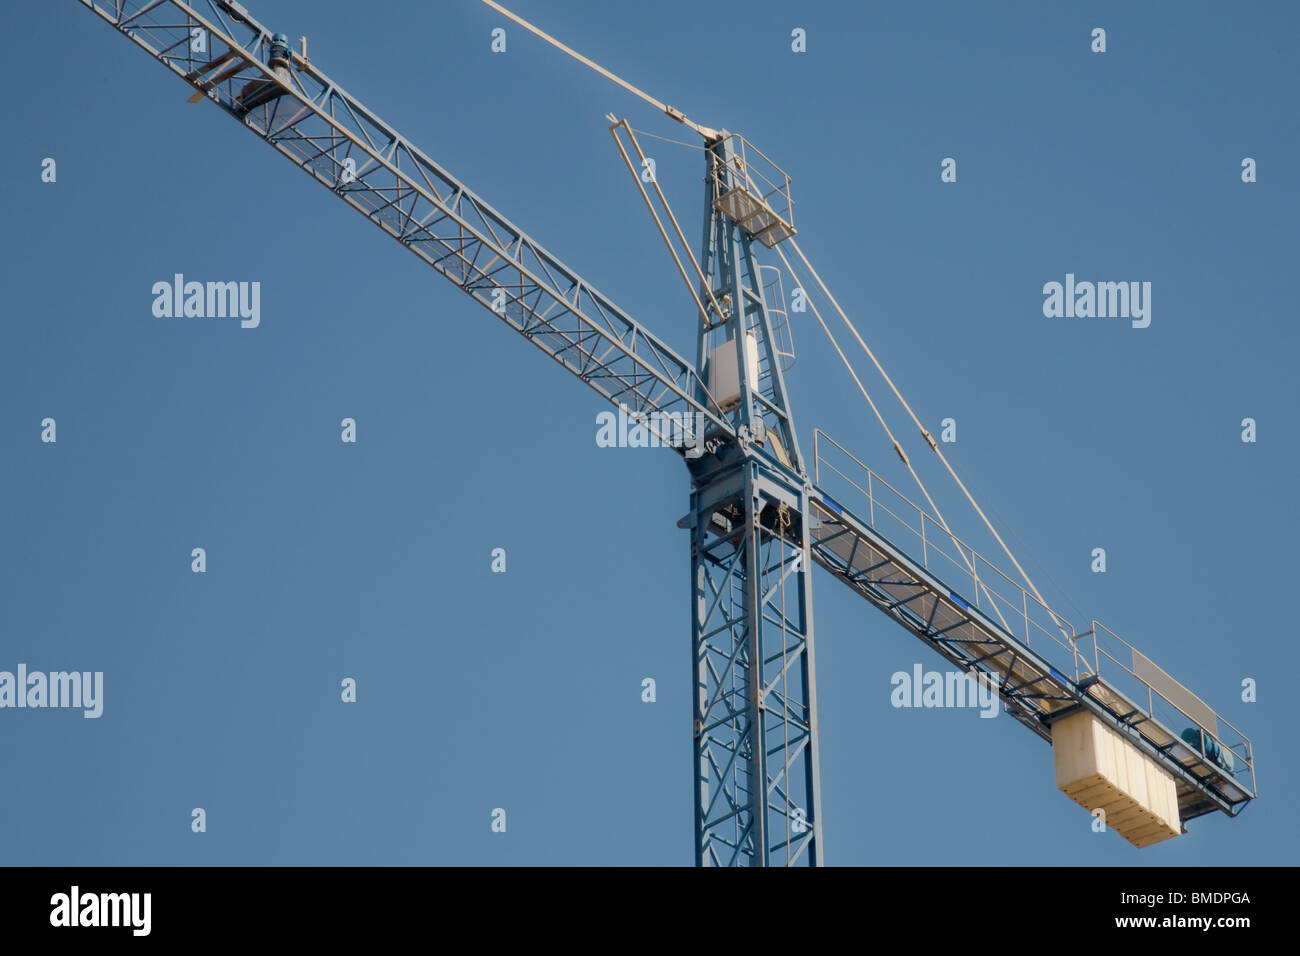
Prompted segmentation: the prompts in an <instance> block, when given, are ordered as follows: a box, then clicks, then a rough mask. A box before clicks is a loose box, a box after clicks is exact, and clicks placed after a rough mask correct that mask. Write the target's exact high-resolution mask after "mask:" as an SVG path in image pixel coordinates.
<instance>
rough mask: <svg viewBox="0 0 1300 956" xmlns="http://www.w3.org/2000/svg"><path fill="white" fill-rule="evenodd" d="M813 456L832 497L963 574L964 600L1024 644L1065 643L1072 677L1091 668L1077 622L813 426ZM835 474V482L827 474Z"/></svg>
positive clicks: (955, 577) (897, 541) (907, 548)
mask: <svg viewBox="0 0 1300 956" xmlns="http://www.w3.org/2000/svg"><path fill="white" fill-rule="evenodd" d="M813 457H814V469H813V470H814V476H815V480H816V482H817V486H818V487H819V488H823V489H827V490H829V491H830V492H831V493H833V494H836V498H835V501H836V503H838V504H840V505H842V506H844V507H847V508H848V509H849V511H850V512H852V513H853V514H854V515H855V516H856V517H858V518H859V519H860V520H864V521H865V522H866V524H867V525H868V526H869V527H870V528H872V529H873V530H875V531H878V532H879V533H880V534H881V535H883V536H884V537H885V538H887V539H888V540H889V541H890V542H892V543H893V544H894V545H895V546H896V547H899V548H901V549H902V550H903V551H904V552H905V553H907V554H908V555H909V556H910V557H911V558H912V559H913V560H914V561H916V562H917V563H918V564H920V565H921V567H923V568H925V570H927V571H930V572H931V573H933V574H934V575H935V576H936V577H938V578H939V579H940V580H941V581H943V582H944V583H945V584H946V585H948V586H949V587H953V586H954V585H955V584H956V582H958V581H962V580H965V581H968V582H969V583H970V595H971V597H970V598H966V597H960V599H961V600H963V601H965V602H966V603H968V604H969V605H970V606H972V607H974V608H976V609H978V610H980V611H983V612H984V613H985V614H986V615H987V616H988V617H990V618H991V619H993V620H994V621H996V622H997V623H999V624H1001V625H1002V627H1003V629H1004V630H1006V632H1007V633H1008V634H1011V635H1012V636H1013V637H1015V638H1017V639H1019V640H1022V641H1024V643H1025V646H1027V647H1036V646H1037V645H1041V644H1043V643H1044V642H1050V644H1051V645H1054V646H1055V647H1056V648H1058V649H1060V650H1064V651H1065V652H1066V653H1068V654H1069V655H1070V659H1071V661H1072V666H1073V671H1074V678H1075V680H1076V681H1078V680H1079V679H1080V677H1083V676H1086V675H1088V674H1090V673H1092V669H1091V668H1089V667H1088V666H1087V662H1086V661H1085V660H1083V659H1082V658H1081V657H1080V655H1079V653H1078V650H1077V648H1076V645H1075V642H1074V634H1075V628H1074V625H1072V624H1071V623H1070V622H1069V621H1068V620H1066V619H1065V618H1064V617H1062V616H1061V615H1060V614H1058V613H1056V612H1055V611H1054V610H1052V609H1051V608H1050V607H1048V606H1047V605H1046V604H1044V603H1043V602H1042V601H1040V600H1039V599H1038V598H1037V597H1035V596H1034V595H1033V594H1030V593H1029V592H1028V591H1027V590H1026V589H1025V588H1023V587H1021V586H1020V585H1019V584H1017V583H1016V582H1015V581H1014V580H1013V579H1012V578H1010V577H1009V576H1008V575H1006V574H1005V573H1004V572H1003V571H1002V570H1001V569H999V568H998V567H996V566H995V565H993V564H992V563H990V562H989V561H988V560H987V559H986V558H985V557H984V556H983V555H982V554H980V553H979V552H978V551H976V550H975V549H974V548H972V547H971V546H970V545H968V544H966V543H965V542H964V541H962V540H961V539H960V538H958V537H957V536H956V535H954V534H952V533H951V532H950V531H947V530H945V529H944V527H943V524H942V523H941V522H940V521H939V520H938V519H937V518H935V517H934V516H933V515H931V514H929V513H928V512H927V511H925V510H924V509H923V508H921V507H920V506H918V505H916V504H915V503H913V502H912V501H910V500H909V499H908V498H907V496H906V495H904V494H903V493H902V492H900V491H898V489H896V488H895V487H894V486H893V485H891V484H890V483H889V482H887V481H885V479H883V478H881V477H880V476H879V475H877V474H876V473H875V472H873V471H872V470H871V469H870V468H868V467H867V466H866V465H865V464H863V463H862V462H861V461H859V460H858V459H857V458H856V457H854V456H853V454H852V453H851V452H849V451H848V450H847V449H845V448H844V446H842V445H840V444H839V443H838V442H836V441H835V440H834V439H833V438H831V437H830V436H829V435H827V434H826V433H825V432H823V431H821V430H820V429H814V430H813ZM823 476H825V478H826V480H827V481H826V483H823ZM832 476H834V479H835V482H832V481H831V478H832ZM832 483H842V485H843V486H844V487H845V488H847V489H852V491H854V492H856V493H857V494H860V495H861V498H862V499H865V501H863V500H859V501H858V502H856V506H855V502H854V501H853V500H852V497H853V495H852V494H851V493H849V492H845V491H841V490H840V489H838V488H828V484H832ZM863 511H865V513H863Z"/></svg>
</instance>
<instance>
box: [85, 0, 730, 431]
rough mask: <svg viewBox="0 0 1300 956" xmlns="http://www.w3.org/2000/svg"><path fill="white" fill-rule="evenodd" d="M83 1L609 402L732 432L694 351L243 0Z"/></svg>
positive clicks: (641, 411) (637, 410)
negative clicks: (685, 355) (577, 266)
mask: <svg viewBox="0 0 1300 956" xmlns="http://www.w3.org/2000/svg"><path fill="white" fill-rule="evenodd" d="M81 2H82V3H84V4H85V5H86V6H87V7H90V8H91V9H93V10H94V11H95V12H96V13H98V14H99V15H100V16H101V17H103V18H104V19H105V20H107V21H108V22H109V23H111V24H112V25H113V26H114V27H116V28H117V29H118V30H120V31H122V32H123V33H124V34H126V35H127V36H128V37H130V38H131V39H132V40H133V41H135V43H137V44H138V45H139V46H141V47H143V48H144V49H145V50H147V51H148V52H149V53H150V54H151V55H153V56H154V57H155V58H156V59H157V60H159V61H160V62H161V63H163V64H164V65H165V66H167V67H168V68H169V69H171V70H172V71H173V72H174V73H176V74H177V75H178V76H180V77H182V78H184V79H185V80H186V81H187V82H188V83H190V84H191V85H192V86H194V87H195V88H196V89H197V90H199V91H200V93H202V94H203V95H204V96H206V97H207V98H208V99H210V100H212V102H214V103H216V104H217V105H219V106H220V107H221V108H222V109H223V110H225V111H226V112H227V113H229V114H230V115H231V116H233V117H235V118H236V119H237V120H239V121H240V123H241V124H242V125H244V127H245V128H247V129H249V130H250V131H252V132H253V133H255V134H257V135H258V136H259V137H260V138H262V139H263V140H265V141H266V142H268V143H270V144H271V145H272V146H273V147H275V148H276V149H277V150H278V151H279V152H280V153H282V154H283V155H285V156H287V157H288V158H289V159H291V160H292V161H293V162H294V164H295V165H297V166H298V167H299V168H301V169H303V170H304V171H306V172H307V173H309V174H311V176H312V177H313V178H315V179H316V181H317V182H319V183H321V184H322V185H324V186H325V187H326V188H328V189H329V190H330V191H331V192H333V193H335V194H336V195H337V196H339V197H340V198H341V199H343V200H344V201H345V202H346V203H348V204H349V205H350V206H352V207H353V208H354V209H356V210H357V211H358V212H360V213H361V214H362V215H364V216H365V217H366V218H367V219H369V220H370V221H371V222H373V223H375V224H376V225H378V226H379V227H380V228H382V229H383V230H384V231H385V232H387V233H388V234H389V235H390V236H392V237H393V238H395V239H397V240H398V241H399V242H401V243H402V245H404V246H406V248H408V249H410V250H411V251H412V252H414V253H415V254H416V255H417V256H419V257H420V258H421V259H423V260H424V261H425V262H427V263H428V264H429V265H431V266H433V267H434V268H435V269H437V270H438V271H439V272H441V273H442V274H443V275H444V276H446V277H447V278H448V279H450V280H451V281H452V282H454V283H456V284H457V285H458V286H460V287H461V288H463V289H464V290H465V291H466V292H468V293H469V294H470V295H472V296H473V297H474V298H475V299H476V300H478V302H480V303H481V304H482V305H484V306H486V307H487V308H488V309H489V310H491V311H492V312H493V313H494V314H496V315H497V316H498V317H500V318H502V319H504V320H505V322H506V323H507V324H508V325H510V326H511V327H512V328H513V329H515V331H517V332H520V333H521V334H522V335H524V337H525V338H527V339H529V340H530V341H531V342H532V343H533V344H534V345H536V346H537V347H538V348H540V349H542V351H544V352H546V353H547V354H548V355H550V356H551V357H552V358H554V359H556V360H557V361H559V362H560V363H562V364H563V365H564V366H565V367H566V368H567V369H568V370H569V371H570V372H572V373H573V374H574V375H576V376H577V377H578V378H580V379H581V380H582V381H584V382H586V383H587V384H588V385H590V386H591V387H592V388H593V389H595V390H596V391H597V392H599V393H600V394H601V395H604V396H605V397H606V398H607V399H609V400H610V401H611V402H613V403H614V404H616V405H617V404H624V405H626V406H627V408H628V409H629V411H631V412H636V413H642V414H646V415H649V414H650V413H653V412H659V413H663V415H665V416H674V417H676V420H677V421H681V422H686V423H690V422H698V421H701V419H699V418H692V417H691V413H698V414H699V415H702V416H703V417H704V420H708V421H709V422H711V423H712V424H713V425H714V426H716V428H717V429H718V430H719V432H720V433H721V434H722V435H723V436H727V435H730V434H731V433H732V429H731V426H730V424H729V423H728V422H727V421H726V420H725V419H724V418H722V417H720V416H719V415H717V414H716V413H715V412H714V411H713V410H711V409H710V408H709V407H708V405H707V403H706V402H701V401H699V400H698V399H697V396H701V395H706V394H707V392H706V391H705V388H704V385H703V383H702V382H700V380H699V376H698V374H697V373H696V370H695V368H694V367H693V366H692V365H691V364H690V363H689V362H686V361H685V360H683V359H682V358H680V357H679V356H678V355H677V354H676V353H675V352H673V350H672V349H670V348H669V347H668V346H667V345H665V344H664V343H663V342H662V341H660V340H659V339H658V338H656V337H655V336H654V335H652V334H651V333H649V332H648V331H646V329H645V328H644V327H643V326H641V325H640V324H638V323H637V322H636V321H635V320H633V319H632V318H631V317H630V316H629V315H627V314H626V313H625V312H624V311H623V310H621V309H620V308H619V307H618V306H617V305H615V304H614V303H613V302H611V301H610V300H609V299H608V298H606V297H605V296H604V295H602V294H601V293H600V292H598V291H597V290H596V289H594V288H592V287H591V286H590V285H589V284H588V283H587V282H586V281H585V280H583V279H582V278H581V277H580V276H579V275H578V274H577V273H576V272H574V271H573V270H571V269H569V268H568V267H567V266H565V265H564V264H563V263H561V262H560V261H559V260H558V259H556V258H555V257H554V256H552V255H551V254H550V253H548V252H547V251H546V250H545V249H543V248H542V247H541V245H539V244H538V243H537V242H536V241H534V240H533V239H532V238H531V237H530V236H528V235H527V234H525V233H524V232H523V231H522V230H520V229H519V228H518V227H516V226H515V225H513V224H512V223H511V222H509V221H508V220H507V219H506V218H505V217H504V216H502V215H500V214H499V213H498V212H496V211H495V210H494V209H492V207H490V206H489V205H488V204H487V203H485V202H484V201H483V200H481V199H480V198H479V197H478V196H476V195H475V194H474V193H473V192H471V191H470V190H469V189H467V188H466V187H465V186H464V185H463V184H462V183H461V182H459V181H458V180H457V179H455V178H454V177H453V176H451V175H450V174H449V173H447V172H446V171H445V170H443V169H442V168H441V167H440V166H438V164H436V163H435V162H433V160H431V159H429V157H428V156H426V155H425V154H424V153H422V152H421V151H420V150H418V149H416V148H415V147H414V146H412V145H411V144H410V143H408V142H407V141H406V140H405V139H404V138H403V137H402V135H401V134H400V133H398V132H397V131H396V130H394V129H393V128H392V127H391V126H389V125H388V124H386V123H385V122H384V121H383V120H381V119H379V118H378V117H377V116H375V114H374V113H372V112H371V111H370V110H369V109H367V108H366V107H365V106H364V105H362V104H361V103H360V102H359V101H358V100H357V99H355V98H354V97H352V96H350V95H348V93H347V92H346V91H344V90H343V89H342V88H341V87H339V86H338V85H337V84H336V83H334V82H333V81H332V80H330V79H329V78H328V77H326V76H325V75H324V74H322V73H320V72H319V71H317V70H316V69H315V68H314V67H313V66H312V65H311V64H310V62H308V61H304V60H302V58H301V57H300V56H298V54H296V53H294V54H292V62H293V67H292V69H286V70H281V71H279V73H278V74H277V71H275V70H273V69H272V68H271V66H270V65H269V58H270V48H271V41H272V34H271V33H270V32H269V31H268V30H267V29H266V28H265V27H263V26H261V25H260V24H258V23H257V22H256V21H255V20H254V19H253V18H252V17H251V16H250V15H249V14H247V12H246V11H244V10H243V9H242V7H240V5H239V4H236V3H226V2H222V0H195V2H192V3H187V2H183V0H81ZM195 31H202V36H201V40H200V46H201V49H200V50H196V49H195V48H194V47H195V40H196V32H195ZM285 82H287V83H288V87H287V88H286V87H285V85H284V83H285ZM250 104H252V105H251V108H250ZM662 420H665V419H662V418H661V419H654V420H652V422H651V425H650V427H653V422H654V421H662ZM660 437H662V438H668V437H670V436H668V435H661V436H660Z"/></svg>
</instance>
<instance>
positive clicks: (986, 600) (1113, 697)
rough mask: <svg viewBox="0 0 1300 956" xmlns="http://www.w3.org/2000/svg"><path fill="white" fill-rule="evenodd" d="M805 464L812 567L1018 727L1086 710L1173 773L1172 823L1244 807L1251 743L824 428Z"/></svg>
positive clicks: (1251, 785)
mask: <svg viewBox="0 0 1300 956" xmlns="http://www.w3.org/2000/svg"><path fill="white" fill-rule="evenodd" d="M814 459H815V462H816V465H815V469H814V471H815V484H814V489H813V495H812V501H811V511H812V515H811V524H812V527H811V528H810V533H809V536H810V542H811V550H812V558H813V560H814V561H815V562H816V563H818V564H819V565H821V566H822V567H823V568H825V569H826V570H827V571H829V572H830V573H831V574H832V575H834V576H835V577H837V578H839V579H840V580H841V581H843V582H844V583H845V584H847V585H848V586H849V587H850V588H852V589H853V590H854V591H856V592H857V593H858V594H860V595H861V596H862V597H863V598H865V599H866V600H867V601H869V602H870V603H871V604H873V605H875V606H876V607H877V608H878V609H880V610H881V611H884V612H885V613H886V614H888V615H889V616H890V617H892V618H894V619H895V620H896V621H897V622H898V623H900V624H902V625H903V626H904V627H905V628H907V630H909V631H911V632H912V633H913V634H914V635H916V636H917V637H919V638H920V639H921V640H922V641H924V642H925V643H926V644H928V645H929V646H930V647H932V648H933V649H934V650H935V651H936V652H937V653H938V654H940V655H941V656H942V657H944V658H945V659H947V660H948V661H950V662H951V663H953V664H954V665H956V666H957V667H959V668H961V669H962V670H964V671H966V672H968V673H970V674H972V675H973V676H975V677H977V678H982V679H983V680H985V681H991V682H993V683H995V684H996V685H997V686H998V688H999V691H1000V694H1001V697H1002V700H1003V705H1004V709H1005V711H1006V712H1007V713H1009V714H1010V715H1012V716H1013V717H1015V718H1016V720H1018V721H1019V722H1020V723H1021V724H1023V725H1024V726H1026V727H1028V728H1029V729H1030V730H1032V731H1034V733H1036V734H1038V736H1040V737H1042V738H1043V739H1044V740H1047V741H1049V742H1051V741H1052V740H1053V733H1052V728H1053V725H1054V724H1056V723H1057V722H1058V721H1061V720H1064V719H1065V718H1067V717H1070V716H1072V715H1075V714H1079V713H1081V712H1085V711H1086V712H1088V713H1090V714H1091V715H1092V716H1093V718H1095V720H1096V721H1098V722H1099V723H1100V724H1101V725H1103V726H1104V727H1107V728H1109V729H1110V730H1111V731H1114V732H1115V733H1118V734H1119V735H1120V736H1121V738H1123V739H1124V740H1126V741H1127V742H1128V743H1129V744H1131V745H1132V746H1133V747H1135V748H1136V749H1137V750H1138V751H1140V752H1141V753H1143V754H1145V755H1146V756H1147V757H1148V758H1149V760H1150V761H1151V762H1153V763H1154V765H1155V766H1157V767H1159V768H1160V769H1161V770H1163V771H1165V772H1167V773H1168V774H1169V776H1171V777H1172V779H1173V783H1174V786H1175V788H1176V794H1177V811H1178V819H1179V820H1180V821H1181V822H1182V823H1186V821H1188V820H1190V819H1192V818H1194V817H1198V816H1201V815H1203V814H1206V813H1212V812H1214V811H1216V810H1219V811H1222V812H1224V813H1227V814H1228V815H1229V816H1236V815H1237V814H1238V813H1239V812H1240V811H1241V810H1242V809H1243V808H1244V807H1245V806H1246V804H1247V803H1248V802H1249V801H1250V800H1252V799H1254V797H1255V796H1256V789H1255V763H1254V752H1253V748H1252V745H1251V742H1250V741H1249V739H1247V738H1246V737H1245V736H1243V735H1242V734H1241V733H1240V732H1239V731H1237V729H1236V728H1235V727H1233V726H1232V725H1231V724H1229V723H1228V722H1227V721H1225V720H1223V719H1222V718H1221V717H1219V716H1218V715H1217V714H1215V713H1214V711H1212V710H1211V709H1210V708H1209V707H1207V706H1206V705H1205V704H1204V703H1202V702H1201V701H1200V699H1199V698H1197V697H1196V696H1195V695H1194V694H1192V693H1191V691H1189V690H1187V689H1186V688H1185V687H1183V686H1182V685H1181V684H1179V683H1178V682H1177V681H1175V680H1174V679H1173V678H1171V677H1169V675H1167V674H1165V673H1164V671H1162V670H1160V669H1159V668H1158V667H1156V666H1155V665H1154V664H1153V663H1151V662H1150V661H1149V660H1148V659H1147V658H1146V657H1145V656H1143V655H1142V654H1140V653H1139V652H1138V651H1137V650H1136V649H1135V648H1133V647H1132V646H1131V645H1129V644H1127V643H1126V642H1124V641H1123V640H1122V639H1120V638H1119V637H1118V636H1116V635H1115V634H1114V632H1112V631H1110V630H1109V629H1107V628H1105V627H1103V626H1101V625H1100V624H1098V623H1096V622H1095V621H1094V622H1093V626H1092V627H1091V629H1090V630H1088V631H1086V632H1083V633H1077V632H1076V631H1075V629H1074V627H1073V625H1071V624H1070V623H1069V622H1068V621H1066V620H1065V619H1064V618H1063V617H1061V616H1060V615H1059V614H1057V613H1056V612H1055V611H1054V610H1052V609H1051V608H1049V607H1048V606H1047V605H1045V604H1043V603H1042V602H1041V601H1039V600H1038V599H1037V598H1036V597H1034V595H1032V594H1030V593H1028V592H1027V591H1026V590H1025V589H1024V588H1022V587H1020V586H1019V585H1018V584H1016V583H1015V582H1014V581H1013V580H1012V579H1011V578H1009V577H1008V576H1007V575H1005V574H1003V573H1002V572H1001V571H999V570H998V569H997V568H995V567H994V566H993V565H991V564H989V563H988V561H986V560H985V559H984V558H983V557H982V556H981V555H980V554H979V553H978V552H976V551H975V550H974V549H972V548H971V547H970V546H968V545H966V544H964V543H963V542H962V541H960V540H959V539H957V538H956V537H954V536H953V535H951V534H949V533H948V532H947V531H945V530H944V529H943V526H942V525H941V523H940V522H939V521H938V519H937V518H935V517H933V516H932V515H930V514H928V513H927V512H926V511H924V510H923V509H921V508H920V507H918V506H917V505H915V504H913V503H912V502H911V501H909V500H908V499H907V498H906V497H904V496H903V495H902V494H900V493H899V492H898V491H897V490H895V489H894V488H893V487H892V486H890V485H889V484H888V483H887V482H886V481H884V479H882V478H880V477H879V476H878V475H876V474H875V473H874V472H872V471H871V469H870V468H868V467H867V466H866V465H864V464H863V463H862V462H860V461H858V460H857V459H856V458H854V457H853V456H852V455H851V454H850V453H849V452H847V451H846V450H845V449H844V448H843V447H842V446H841V445H839V444H837V443H836V442H834V441H833V440H832V439H830V438H829V437H828V436H827V435H825V433H823V432H821V431H820V430H816V431H815V432H814ZM827 487H832V488H833V489H834V491H835V495H834V497H832V495H831V494H830V493H828V491H827V490H826V488H827ZM1103 672H1104V673H1103ZM1063 789H1064V788H1063ZM1067 792H1068V791H1067Z"/></svg>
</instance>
